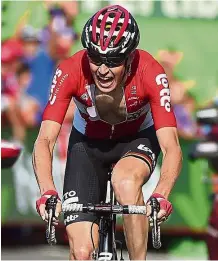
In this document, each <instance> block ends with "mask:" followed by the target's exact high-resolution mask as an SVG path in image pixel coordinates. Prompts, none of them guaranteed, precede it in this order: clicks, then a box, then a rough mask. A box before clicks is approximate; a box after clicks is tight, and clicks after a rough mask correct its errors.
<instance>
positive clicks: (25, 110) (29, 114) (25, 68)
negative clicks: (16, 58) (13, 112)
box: [16, 63, 39, 127]
mask: <svg viewBox="0 0 218 261" xmlns="http://www.w3.org/2000/svg"><path fill="white" fill-rule="evenodd" d="M16 76H17V81H18V84H19V88H20V93H19V94H20V96H19V105H20V110H21V116H22V120H23V123H24V124H25V126H26V127H29V126H34V125H35V115H36V114H37V111H38V110H39V105H38V103H37V102H36V101H35V100H34V99H33V98H32V97H31V96H29V95H28V94H27V90H28V88H29V86H30V82H31V80H32V75H31V71H30V67H29V65H28V64H26V63H22V64H21V65H20V67H19V68H18V70H17V72H16Z"/></svg>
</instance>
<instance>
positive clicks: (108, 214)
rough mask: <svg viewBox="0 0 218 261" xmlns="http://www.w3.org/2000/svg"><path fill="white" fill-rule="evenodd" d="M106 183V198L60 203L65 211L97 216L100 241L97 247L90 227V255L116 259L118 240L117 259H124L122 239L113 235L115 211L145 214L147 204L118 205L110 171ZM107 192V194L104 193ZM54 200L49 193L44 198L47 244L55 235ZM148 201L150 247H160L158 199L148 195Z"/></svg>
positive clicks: (97, 258) (54, 197)
mask: <svg viewBox="0 0 218 261" xmlns="http://www.w3.org/2000/svg"><path fill="white" fill-rule="evenodd" d="M108 177H109V178H108V182H109V186H107V188H108V189H109V197H108V198H107V201H106V200H105V202H101V203H99V204H92V203H88V204H79V203H71V204H64V203H63V204H62V211H63V212H64V213H67V212H71V213H78V212H83V213H95V214H96V216H97V218H98V219H99V244H98V248H96V246H95V245H94V240H93V236H92V227H93V224H94V222H93V224H92V226H91V231H90V236H91V240H92V244H93V249H94V252H93V259H94V260H118V257H117V248H116V245H117V243H118V244H120V250H121V251H120V259H119V260H124V259H123V255H122V242H121V241H117V240H116V239H115V230H116V215H117V214H130V215H133V214H135V215H146V213H147V207H146V206H136V205H124V206H121V205H119V204H118V203H117V201H116V198H115V195H114V191H113V187H112V185H111V173H109V176H108ZM107 195H108V194H107ZM56 203H57V197H56V196H52V197H51V198H49V199H48V200H47V202H46V210H47V212H48V216H49V218H48V224H47V230H46V238H47V242H48V244H50V245H54V244H56V242H57V241H56V237H55V227H54V226H53V225H52V219H53V217H54V213H55V207H56ZM150 205H151V216H150V225H151V226H152V244H153V247H154V248H156V249H159V248H160V247H161V240H160V225H159V223H158V220H157V214H158V212H159V210H160V205H159V202H158V201H157V199H156V198H151V199H150Z"/></svg>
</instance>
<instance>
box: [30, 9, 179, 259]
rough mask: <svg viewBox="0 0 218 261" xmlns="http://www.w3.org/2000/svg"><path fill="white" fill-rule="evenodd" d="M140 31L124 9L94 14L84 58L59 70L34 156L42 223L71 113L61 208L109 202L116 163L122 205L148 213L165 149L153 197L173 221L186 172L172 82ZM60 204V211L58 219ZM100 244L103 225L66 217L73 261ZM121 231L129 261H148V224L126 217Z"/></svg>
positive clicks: (75, 57)
mask: <svg viewBox="0 0 218 261" xmlns="http://www.w3.org/2000/svg"><path fill="white" fill-rule="evenodd" d="M138 43H139V29H138V26H137V23H136V21H135V19H134V18H133V17H132V15H131V14H130V13H129V12H128V11H127V10H126V9H124V8H123V7H121V6H119V5H114V6H109V7H105V8H103V9H101V10H100V11H98V12H97V13H96V14H94V15H93V16H92V17H91V18H90V19H89V20H88V21H87V23H86V24H85V26H84V29H83V32H82V44H83V46H84V48H85V50H81V51H79V52H77V53H76V54H74V55H73V56H72V57H70V58H69V59H66V60H65V61H63V62H62V63H61V64H60V65H59V67H58V68H57V70H56V73H55V76H54V79H53V82H52V86H51V96H50V99H49V102H48V105H47V107H46V109H45V111H44V115H43V121H42V125H41V129H40V132H39V135H38V138H37V141H36V143H35V148H34V152H33V166H34V169H35V173H36V177H37V180H38V184H39V188H40V192H41V195H42V196H41V198H40V199H39V200H38V201H37V209H38V212H39V213H40V215H41V216H42V218H43V219H44V220H46V216H47V213H46V212H45V202H46V200H47V199H48V198H49V197H50V196H51V195H57V192H56V189H55V185H54V182H53V179H52V152H53V148H54V145H55V141H56V139H57V136H58V133H59V131H60V128H61V124H62V121H63V119H64V116H65V113H66V111H67V108H68V105H69V104H70V101H71V99H72V97H73V99H74V102H75V104H76V105H77V109H76V111H75V115H74V121H73V127H72V131H71V135H70V139H69V147H68V156H67V165H66V172H65V181H64V195H63V201H64V202H66V203H67V202H68V203H70V202H80V203H88V202H91V203H99V202H101V201H102V200H103V199H104V198H105V193H106V183H107V175H108V171H109V170H110V167H111V165H112V164H113V163H116V164H115V167H114V169H113V173H112V185H113V188H114V192H115V195H116V198H117V200H118V202H119V203H120V204H137V205H144V204H145V203H144V200H143V195H142V185H143V184H144V183H145V182H147V181H148V179H149V177H150V175H151V174H152V172H153V170H154V167H155V164H156V161H157V158H158V155H159V152H160V148H161V150H162V152H163V164H162V169H161V178H160V181H159V183H158V185H157V187H156V189H155V191H154V194H153V196H154V197H157V198H158V200H159V201H160V205H161V210H160V212H159V220H160V222H162V221H164V220H165V219H166V218H167V217H168V216H169V215H170V213H171V211H172V206H171V204H170V202H169V201H168V200H167V199H168V196H169V194H170V191H171V190H172V188H173V186H174V183H175V181H176V179H177V177H178V174H179V172H180V168H181V162H182V156H181V149H180V145H179V142H178V137H177V130H176V121H175V117H174V114H173V111H172V108H171V105H170V93H169V86H168V81H167V76H166V74H165V72H164V70H163V68H162V67H161V66H160V65H159V64H158V62H157V61H156V60H154V58H153V57H152V56H151V55H150V54H149V53H147V52H146V51H143V50H139V49H136V47H137V45H138ZM60 209H61V204H60V203H58V205H57V213H56V214H57V216H58V214H59V212H60ZM92 222H95V224H94V228H93V234H94V242H95V245H97V242H98V220H96V216H94V215H91V214H77V215H75V214H72V215H70V214H67V215H65V225H66V230H67V234H68V237H69V244H70V259H71V260H73V259H81V260H87V259H91V253H92V251H93V249H92V243H91V237H90V228H91V225H92ZM124 231H125V237H126V242H127V247H128V251H129V255H130V259H132V260H137V259H138V260H140V259H145V258H146V248H147V234H148V221H147V217H145V216H140V215H135V216H134V215H132V216H131V215H125V216H124Z"/></svg>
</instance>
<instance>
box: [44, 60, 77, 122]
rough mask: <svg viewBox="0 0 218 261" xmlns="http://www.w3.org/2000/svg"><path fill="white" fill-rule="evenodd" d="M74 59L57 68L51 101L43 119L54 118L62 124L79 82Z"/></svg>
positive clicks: (51, 91)
mask: <svg viewBox="0 0 218 261" xmlns="http://www.w3.org/2000/svg"><path fill="white" fill-rule="evenodd" d="M72 67H74V63H73V61H72V62H71V60H65V61H63V62H62V63H61V64H60V65H59V66H58V67H57V69H56V72H55V73H54V77H53V80H52V83H51V90H50V96H49V101H48V103H47V106H46V108H45V110H44V113H43V119H42V120H52V121H55V122H58V123H60V124H62V122H63V120H64V117H65V114H66V112H67V109H68V106H69V104H70V101H71V99H72V97H73V96H74V95H75V93H76V90H77V86H78V82H77V80H76V79H78V77H76V75H75V74H76V71H77V70H76V69H75V68H74V70H73V73H72V72H71V68H72Z"/></svg>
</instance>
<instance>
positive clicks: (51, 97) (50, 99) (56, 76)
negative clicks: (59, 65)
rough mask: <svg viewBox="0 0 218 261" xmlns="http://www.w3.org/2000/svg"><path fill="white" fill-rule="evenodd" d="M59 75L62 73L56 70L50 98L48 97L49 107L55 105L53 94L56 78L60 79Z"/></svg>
mask: <svg viewBox="0 0 218 261" xmlns="http://www.w3.org/2000/svg"><path fill="white" fill-rule="evenodd" d="M61 75H62V71H61V70H60V69H57V70H56V72H55V75H54V77H53V80H52V85H51V91H50V97H49V101H50V104H51V105H53V104H54V103H55V100H56V94H55V93H54V90H55V87H56V84H57V81H58V78H59V77H61Z"/></svg>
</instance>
